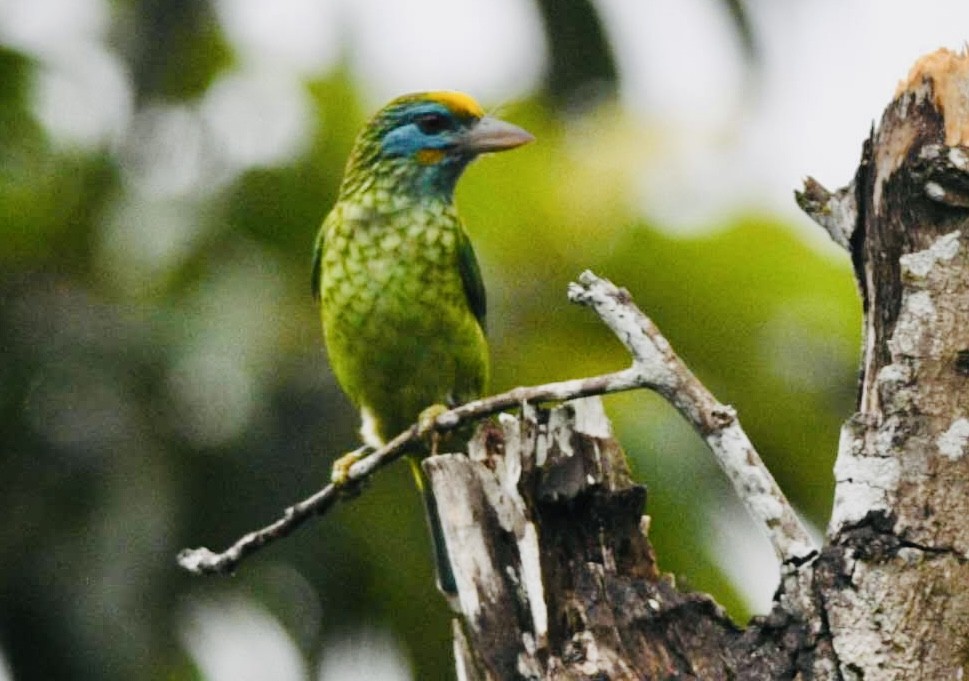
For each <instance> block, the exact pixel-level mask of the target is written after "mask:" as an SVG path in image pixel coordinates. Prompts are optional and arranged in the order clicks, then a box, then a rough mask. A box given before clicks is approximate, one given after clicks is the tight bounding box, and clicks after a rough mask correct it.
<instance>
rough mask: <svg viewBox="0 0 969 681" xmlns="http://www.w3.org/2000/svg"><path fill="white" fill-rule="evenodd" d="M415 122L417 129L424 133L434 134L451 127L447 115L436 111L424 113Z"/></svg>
mask: <svg viewBox="0 0 969 681" xmlns="http://www.w3.org/2000/svg"><path fill="white" fill-rule="evenodd" d="M415 123H416V124H417V129H418V130H420V131H421V132H422V133H424V134H425V135H436V134H438V133H440V132H444V131H445V130H448V129H450V127H451V122H450V121H449V120H448V118H447V116H444V115H442V114H437V113H429V114H424V115H423V116H420V117H419V118H418V119H417V120H416V121H415Z"/></svg>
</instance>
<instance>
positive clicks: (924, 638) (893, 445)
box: [424, 51, 969, 681]
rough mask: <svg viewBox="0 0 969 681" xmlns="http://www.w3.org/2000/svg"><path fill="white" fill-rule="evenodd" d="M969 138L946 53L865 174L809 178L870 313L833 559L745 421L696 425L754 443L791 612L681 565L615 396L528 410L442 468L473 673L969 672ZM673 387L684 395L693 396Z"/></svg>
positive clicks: (441, 460) (842, 472)
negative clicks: (678, 582)
mask: <svg viewBox="0 0 969 681" xmlns="http://www.w3.org/2000/svg"><path fill="white" fill-rule="evenodd" d="M967 139H969V58H967V57H966V56H965V55H956V54H953V53H951V52H947V51H940V52H938V53H935V54H932V55H929V56H928V57H925V58H924V59H922V60H921V61H920V62H919V63H918V64H916V66H915V67H914V68H913V70H912V73H911V74H910V76H909V78H908V79H907V81H905V82H904V83H902V85H901V86H900V88H899V91H898V92H897V94H896V97H895V100H894V101H893V102H892V103H891V104H890V105H889V107H888V108H887V110H886V111H885V114H884V116H883V118H882V121H881V124H880V125H879V127H878V129H877V130H876V131H873V133H872V136H871V137H870V139H869V140H868V141H867V142H866V144H865V146H864V151H863V155H862V160H861V164H860V166H859V168H858V171H857V174H856V176H855V178H854V181H853V182H852V184H851V185H850V186H849V187H846V188H845V189H842V190H840V191H838V192H833V193H832V192H828V191H826V190H825V189H824V188H823V187H821V186H820V185H819V184H818V183H817V182H815V181H813V180H808V181H807V183H806V186H805V191H804V192H803V193H801V194H799V195H798V200H799V203H800V204H801V206H802V207H803V208H804V209H805V210H806V211H807V212H808V214H809V215H811V216H812V217H813V218H814V219H815V220H816V221H817V222H819V224H821V225H822V226H824V227H825V228H826V229H827V230H828V231H829V233H831V235H832V237H833V238H834V239H835V240H836V241H837V242H838V243H840V244H842V245H843V246H845V247H846V248H847V249H848V250H849V251H850V254H851V258H852V262H853V263H854V266H855V271H856V274H857V277H858V282H859V286H860V288H861V292H862V299H863V304H864V311H865V343H864V350H863V352H864V356H863V361H862V367H863V374H862V377H861V386H860V391H859V403H858V412H857V413H856V414H855V415H854V416H853V417H851V418H850V419H849V420H848V422H847V423H846V425H845V426H844V429H843V432H842V438H841V443H840V450H839V453H838V460H837V465H836V469H835V476H836V479H837V488H836V494H835V502H834V507H833V510H832V517H831V522H830V525H829V529H828V536H827V540H826V543H825V546H824V547H823V548H822V549H821V550H820V552H813V551H812V550H811V548H810V546H809V544H808V543H806V542H805V541H804V540H803V537H802V532H801V530H800V528H799V526H798V525H797V522H796V519H794V518H792V517H791V515H790V514H789V513H788V512H787V510H786V509H785V507H784V505H785V504H786V502H785V501H784V499H783V495H782V494H780V492H779V490H776V485H773V480H770V479H769V476H766V479H765V476H763V475H761V474H760V473H759V472H758V473H755V474H751V475H747V474H745V473H744V472H743V470H742V468H743V466H744V465H745V464H747V463H749V464H750V466H751V469H752V470H753V469H756V468H757V464H759V460H755V459H756V452H753V449H752V447H749V442H746V438H745V436H743V435H742V431H741V430H739V425H738V426H737V428H736V429H733V425H735V424H733V423H732V421H733V419H735V415H733V414H732V411H730V410H729V408H723V407H722V405H720V406H716V405H715V407H716V408H714V409H712V410H711V411H710V412H709V413H710V414H713V415H714V416H715V418H714V420H716V419H722V420H723V421H724V423H722V424H719V425H717V424H713V425H711V428H720V427H721V426H722V429H721V430H719V431H711V432H706V431H705V430H704V427H703V426H702V423H703V420H702V418H698V419H691V422H693V423H694V426H695V427H696V428H697V430H698V431H699V432H700V433H701V435H702V436H703V437H704V438H705V440H706V441H707V442H708V444H710V446H711V448H712V449H714V450H717V449H718V448H722V449H727V448H728V447H731V446H736V447H737V451H741V452H747V454H745V456H742V457H739V459H738V460H737V461H734V462H733V463H731V462H730V460H729V457H728V458H727V459H721V463H722V465H724V468H725V470H727V471H728V473H730V474H731V479H732V480H733V482H734V485H735V488H736V489H737V491H738V494H740V495H741V497H742V498H743V500H744V501H745V503H747V505H748V508H750V509H751V511H752V513H754V514H755V517H757V518H758V521H759V522H761V524H763V525H764V526H765V530H767V531H768V532H769V533H771V536H772V541H774V545H775V549H776V550H777V551H778V555H779V558H780V559H781V561H782V565H781V570H782V582H781V587H780V589H779V590H778V594H777V596H776V599H775V603H774V607H773V609H772V611H771V613H770V614H769V615H767V616H766V617H759V618H755V619H754V620H753V621H752V622H750V623H749V624H748V625H747V627H746V628H740V627H737V626H735V625H734V624H733V623H731V622H730V621H729V620H728V619H727V618H726V616H725V615H724V613H723V611H722V610H721V609H720V608H719V607H718V606H717V605H716V603H715V602H714V601H713V600H712V599H711V598H710V597H708V596H705V595H698V594H684V593H680V592H679V591H677V589H676V588H675V586H674V585H673V583H672V581H671V580H670V579H669V578H668V577H666V576H664V575H663V574H662V573H661V572H660V571H659V569H658V568H657V565H656V560H655V556H654V554H653V551H652V548H651V547H650V544H649V541H648V537H647V529H648V525H649V523H648V520H647V518H646V517H645V516H643V512H644V505H645V503H646V492H645V488H644V487H642V486H640V485H637V484H635V483H634V482H633V481H632V480H631V479H630V476H629V471H628V468H627V467H626V463H625V459H624V456H623V454H622V451H621V449H620V447H619V446H618V444H617V443H616V442H615V440H613V439H612V436H611V434H610V429H609V424H608V421H607V419H606V417H605V415H604V413H603V412H602V409H601V406H600V403H599V402H598V400H597V399H595V398H588V399H584V400H579V401H575V402H571V403H567V404H565V405H563V406H560V407H558V408H555V409H553V410H551V411H545V410H540V409H533V408H531V407H528V406H527V405H526V406H525V407H524V408H523V409H522V414H521V416H520V417H518V418H513V417H509V416H506V417H503V418H502V419H501V420H500V422H499V425H497V426H495V425H491V426H486V427H485V428H484V429H482V431H481V432H480V433H479V436H478V437H477V439H476V440H475V442H473V443H472V446H471V452H470V453H471V456H469V457H464V456H452V455H442V456H437V457H431V458H429V459H427V460H426V462H425V464H424V465H425V468H426V470H427V472H428V473H429V476H430V479H431V482H432V485H433V488H434V492H435V495H436V496H437V499H438V507H439V510H440V512H441V516H442V522H443V524H444V533H445V537H446V540H447V543H448V549H449V552H450V554H451V556H452V560H453V563H454V565H453V567H454V572H455V576H456V580H457V584H458V594H457V596H456V597H455V598H454V602H453V606H454V607H455V609H456V610H457V611H458V612H459V613H460V618H459V619H457V620H456V622H455V627H454V633H455V654H456V660H457V668H458V676H459V678H461V679H515V678H525V679H667V678H676V679H691V678H695V679H704V680H707V679H745V680H752V681H756V680H758V679H791V678H803V679H862V678H864V679H866V680H872V679H877V680H881V679H886V680H889V679H899V680H901V679H906V680H910V679H931V680H933V681H934V680H937V679H960V678H963V674H964V673H965V667H967V666H969V562H967V554H969V520H967V519H969V456H967V452H969V444H967V443H969V246H967V242H969V211H967V208H969V149H967V148H966V147H964V146H963V145H965V144H967ZM621 298H622V296H620V295H617V296H616V300H617V304H622V303H623V301H622V300H621ZM626 302H627V303H628V304H629V305H630V306H631V302H630V301H628V297H627V300H626ZM631 309H633V310H634V306H633V307H632V308H631ZM635 312H637V313H638V311H635ZM623 314H626V313H625V312H623ZM628 316H629V315H628V314H626V317H628ZM647 321H648V320H647ZM659 345H660V347H661V349H662V343H660V344H659ZM667 349H668V348H667ZM634 365H635V362H634ZM669 385H673V386H674V389H672V390H671V389H669ZM677 385H678V386H679V387H678V388H677V387H675V386H677ZM664 386H665V387H664ZM652 387H654V388H655V389H657V390H659V391H660V392H663V394H664V396H665V397H667V399H669V400H670V401H671V402H674V404H676V403H677V399H678V395H680V394H681V393H680V392H678V391H683V390H685V388H684V386H683V385H682V384H677V383H676V382H673V383H671V384H660V385H658V386H657V385H653V386H652ZM664 390H665V392H664ZM688 401H689V400H687V402H688ZM681 402H682V400H681ZM678 408H680V410H681V412H683V413H684V414H685V415H687V416H688V418H690V417H689V415H688V414H687V412H688V411H689V407H688V405H687V406H686V407H684V406H683V405H682V404H680V405H678ZM700 416H701V417H702V415H700ZM718 433H719V434H718ZM724 434H726V435H724ZM718 438H719V439H718ZM738 438H740V439H741V440H742V441H740V442H739V443H738V442H735V440H737V439H738ZM720 440H725V442H724V441H720ZM751 456H752V457H754V458H753V459H752V458H750V457H751ZM734 458H737V457H734ZM735 464H736V466H738V468H736V469H734V468H732V466H734V465H735ZM738 471H739V472H738ZM772 485H773V487H772ZM657 521H658V522H661V521H662V519H658V520H657ZM778 528H781V529H778Z"/></svg>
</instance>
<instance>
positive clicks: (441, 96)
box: [427, 90, 484, 118]
mask: <svg viewBox="0 0 969 681" xmlns="http://www.w3.org/2000/svg"><path fill="white" fill-rule="evenodd" d="M427 98H428V99H432V100H434V101H435V102H438V103H440V104H443V105H444V106H446V107H447V108H449V109H450V110H451V111H453V112H454V113H456V114H458V115H459V116H472V117H474V118H481V117H482V116H484V109H482V108H481V105H480V104H478V103H477V102H476V101H474V99H472V98H471V97H469V96H468V95H466V94H464V93H463V92H453V91H451V90H441V91H439V92H428V93H427Z"/></svg>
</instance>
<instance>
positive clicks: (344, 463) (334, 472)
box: [330, 445, 373, 487]
mask: <svg viewBox="0 0 969 681" xmlns="http://www.w3.org/2000/svg"><path fill="white" fill-rule="evenodd" d="M372 451H373V447H371V446H369V445H363V446H362V447H358V448H357V449H354V450H353V451H352V452H349V453H348V454H344V455H343V456H341V457H340V458H339V459H337V460H336V461H334V462H333V468H331V469H330V482H332V483H333V484H334V485H336V486H337V487H345V486H346V484H347V482H349V480H350V468H351V467H352V466H353V464H355V463H356V462H357V461H359V460H360V459H362V458H363V457H365V456H366V455H367V454H369V453H370V452H372Z"/></svg>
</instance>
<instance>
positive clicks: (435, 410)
mask: <svg viewBox="0 0 969 681" xmlns="http://www.w3.org/2000/svg"><path fill="white" fill-rule="evenodd" d="M446 411H448V407H447V405H445V404H432V405H431V406H429V407H428V408H427V409H425V410H424V411H422V412H421V414H420V416H418V417H417V434H418V436H419V437H422V438H425V439H426V440H428V443H429V447H428V449H430V450H431V456H434V455H436V454H437V445H438V443H439V442H440V440H441V434H440V433H438V432H437V431H436V430H434V422H435V421H436V420H437V417H438V416H440V415H441V414H443V413H445V412H446Z"/></svg>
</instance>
